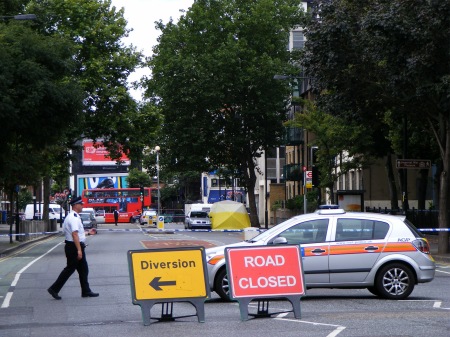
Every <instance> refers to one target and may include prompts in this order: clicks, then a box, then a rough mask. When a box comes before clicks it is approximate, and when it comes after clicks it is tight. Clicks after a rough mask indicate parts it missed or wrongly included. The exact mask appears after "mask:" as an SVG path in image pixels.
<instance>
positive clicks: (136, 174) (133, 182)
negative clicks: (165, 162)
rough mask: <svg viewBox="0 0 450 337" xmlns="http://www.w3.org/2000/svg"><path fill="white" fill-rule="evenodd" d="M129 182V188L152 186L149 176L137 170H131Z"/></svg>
mask: <svg viewBox="0 0 450 337" xmlns="http://www.w3.org/2000/svg"><path fill="white" fill-rule="evenodd" d="M127 182H128V186H129V187H140V186H144V187H149V186H150V185H151V180H150V177H149V175H148V174H147V173H145V172H142V171H139V170H137V169H131V170H130V172H129V173H128V177H127Z"/></svg>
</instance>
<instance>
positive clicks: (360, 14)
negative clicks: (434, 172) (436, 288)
mask: <svg viewBox="0 0 450 337" xmlns="http://www.w3.org/2000/svg"><path fill="white" fill-rule="evenodd" d="M318 4H319V5H320V19H318V20H316V19H312V20H311V21H310V22H309V23H308V24H307V33H306V35H307V40H308V43H307V44H306V53H305V59H304V65H305V66H306V67H307V69H308V71H309V72H310V73H311V74H312V75H313V76H314V78H315V81H314V87H315V88H314V89H315V90H316V91H317V92H319V93H321V95H320V96H319V99H318V104H319V107H321V108H322V109H324V110H325V111H326V112H329V113H333V114H337V115H339V116H342V117H344V118H346V119H347V120H352V121H355V122H356V123H359V124H360V125H363V126H365V127H366V130H367V132H368V133H372V134H373V135H374V136H377V137H373V138H374V139H377V140H378V139H383V140H384V141H386V140H388V139H389V131H390V130H389V126H388V125H389V123H386V117H387V116H388V114H389V118H390V119H391V120H392V121H395V122H396V124H397V125H398V124H400V125H410V124H414V125H415V128H414V129H417V130H422V131H423V132H430V131H431V133H430V136H429V137H434V139H435V140H436V143H437V144H438V148H439V152H440V157H441V162H442V171H441V175H440V193H439V226H440V227H441V228H447V227H448V213H447V209H448V193H449V182H448V173H449V169H450V103H449V100H450V98H449V95H448V92H450V80H449V78H450V64H449V62H448V60H449V59H450V45H449V44H450V22H449V20H450V1H448V0H445V1H430V2H427V1H419V0H401V1H400V0H397V1H392V0H375V1H369V2H368V1H363V0H340V1H339V0H337V1H318ZM318 8H319V7H318ZM313 17H314V18H315V16H313ZM361 74H364V76H361ZM392 131H394V130H392ZM422 131H421V132H420V133H421V134H423V132H422ZM405 135H406V133H405ZM390 139H391V140H393V138H392V137H391V138H390ZM404 141H405V142H410V140H409V137H408V138H407V139H405V140H404ZM377 148H378V149H382V150H383V152H384V154H385V155H389V154H390V153H391V152H392V150H393V149H394V150H395V148H394V147H393V146H392V144H391V143H386V142H384V144H383V145H382V146H379V145H378V146H375V147H373V148H372V149H370V148H368V149H367V153H372V152H373V150H374V149H377ZM396 150H398V149H396ZM364 153H365V152H364ZM380 154H382V152H381V153H380ZM405 154H406V151H403V153H402V154H400V156H402V155H403V156H405ZM388 157H389V156H388ZM404 206H405V205H404ZM406 206H407V205H406ZM447 251H448V232H441V233H440V234H439V252H440V253H444V252H447Z"/></svg>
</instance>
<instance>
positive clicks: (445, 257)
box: [0, 223, 450, 264]
mask: <svg viewBox="0 0 450 337" xmlns="http://www.w3.org/2000/svg"><path fill="white" fill-rule="evenodd" d="M137 227H139V226H137V225H136V224H130V223H119V224H118V226H117V227H116V226H115V225H114V224H100V225H98V228H99V229H100V230H102V229H117V230H128V229H136V228H137ZM168 227H169V226H166V228H168ZM171 227H172V228H174V227H173V226H171ZM148 228H149V229H150V228H151V227H148ZM9 233H10V227H9V225H7V224H0V258H1V257H3V256H7V255H9V254H11V253H13V252H14V251H16V250H18V249H20V248H24V247H26V246H27V245H30V244H32V243H35V242H36V241H39V240H43V239H46V238H47V237H49V236H52V235H60V234H61V228H60V227H59V224H58V225H57V232H51V233H41V234H33V235H30V237H29V238H27V239H28V240H26V238H25V237H24V236H16V235H15V226H14V225H13V228H12V233H13V236H12V239H11V236H10V235H9ZM425 237H426V238H427V239H428V242H429V243H430V248H431V255H432V256H433V258H434V259H435V260H436V262H437V263H444V264H450V253H446V254H438V235H437V233H436V234H434V235H430V234H425ZM449 240H450V239H449Z"/></svg>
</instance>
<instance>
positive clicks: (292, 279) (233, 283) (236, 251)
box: [225, 246, 305, 298]
mask: <svg viewBox="0 0 450 337" xmlns="http://www.w3.org/2000/svg"><path fill="white" fill-rule="evenodd" d="M225 259H226V262H227V270H228V280H229V281H230V289H231V297H233V298H239V297H252V298H255V297H266V296H288V295H303V294H304V293H305V286H304V281H303V271H302V265H301V260H300V259H301V257H300V247H299V246H275V247H269V246H261V247H229V248H226V249H225Z"/></svg>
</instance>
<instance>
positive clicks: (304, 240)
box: [272, 218, 330, 285]
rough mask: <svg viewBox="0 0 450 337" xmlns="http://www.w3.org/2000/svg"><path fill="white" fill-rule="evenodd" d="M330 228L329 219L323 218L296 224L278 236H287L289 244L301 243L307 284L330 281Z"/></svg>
mask: <svg viewBox="0 0 450 337" xmlns="http://www.w3.org/2000/svg"><path fill="white" fill-rule="evenodd" d="M328 229H329V220H328V219H324V218H321V219H315V220H308V221H304V222H300V223H298V224H294V225H293V226H291V227H289V228H287V229H286V230H284V231H283V232H281V233H279V234H278V235H277V236H276V237H283V238H285V239H286V241H287V244H294V245H298V244H299V245H300V248H301V252H302V264H303V273H304V276H305V283H306V284H307V285H312V284H324V283H328V282H329V281H330V277H329V270H328V254H329V242H327V237H328ZM274 239H275V238H273V240H274ZM273 240H272V241H273Z"/></svg>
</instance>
